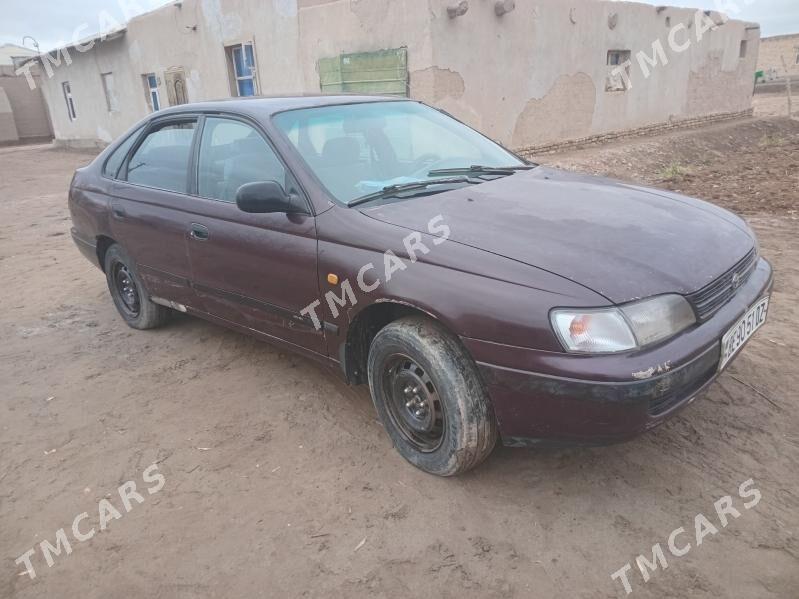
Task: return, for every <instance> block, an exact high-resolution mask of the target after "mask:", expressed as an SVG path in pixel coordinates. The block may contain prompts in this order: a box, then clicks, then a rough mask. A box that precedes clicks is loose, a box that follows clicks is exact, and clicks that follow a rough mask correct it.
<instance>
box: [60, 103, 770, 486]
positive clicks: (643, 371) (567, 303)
mask: <svg viewBox="0 0 799 599" xmlns="http://www.w3.org/2000/svg"><path fill="white" fill-rule="evenodd" d="M69 206H70V210H71V213H72V221H73V225H74V227H73V229H72V236H73V238H74V240H75V242H76V244H77V246H78V248H80V250H81V251H82V252H83V254H84V255H85V256H86V257H87V258H89V259H90V260H91V261H92V262H94V263H95V264H96V265H98V266H99V267H100V268H101V269H103V271H104V272H105V275H106V278H107V282H108V287H109V290H110V292H111V297H112V298H113V301H114V303H115V304H116V307H117V309H118V311H119V313H120V314H121V316H122V318H123V319H124V320H125V321H126V322H127V323H128V324H129V325H130V326H131V327H134V328H137V329H149V328H153V327H157V326H160V325H163V324H164V323H166V322H167V320H168V319H169V316H170V314H172V313H173V312H174V311H180V312H187V313H189V314H193V315H196V316H200V317H201V318H205V319H208V320H210V321H212V322H216V323H219V324H221V325H224V326H227V327H230V328H233V329H236V330H239V331H242V332H244V333H247V334H250V335H253V336H255V337H258V338H260V339H263V340H266V341H269V342H272V343H275V344H278V345H280V346H282V347H286V348H288V349H291V350H294V351H297V352H299V353H301V354H303V355H305V356H308V357H311V358H313V359H315V360H318V361H319V362H321V363H322V364H324V365H327V366H329V367H331V368H333V369H335V370H336V371H337V372H339V373H340V374H341V375H342V376H343V377H344V378H345V379H346V380H347V381H349V382H350V383H352V384H368V385H369V387H370V390H371V394H372V398H373V400H374V404H375V407H376V409H377V412H378V414H379V416H380V419H381V420H382V422H383V424H384V426H385V429H386V431H387V432H388V434H389V436H390V437H391V440H392V442H393V443H394V445H395V446H396V448H397V449H398V450H399V452H400V453H401V454H402V455H403V456H404V457H405V458H406V459H407V460H408V461H410V462H411V463H413V464H414V465H415V466H417V467H419V468H421V469H423V470H426V471H427V472H431V473H434V474H438V475H454V474H458V473H460V472H463V471H465V470H468V469H469V468H472V467H474V466H475V465H477V464H478V463H480V462H481V461H482V460H483V459H484V458H485V457H486V456H487V455H488V454H489V453H490V452H491V450H492V448H493V447H494V445H495V443H496V440H497V438H498V437H499V438H501V439H502V441H503V443H505V444H506V445H513V446H522V445H538V444H543V443H606V442H613V441H619V440H624V439H628V438H630V437H633V436H634V435H636V434H638V433H641V432H643V431H645V430H647V429H650V428H652V427H653V426H656V425H657V424H659V423H660V422H662V421H663V420H664V419H665V418H667V417H669V416H671V415H673V414H674V413H675V412H676V411H678V410H679V409H680V408H682V407H684V406H685V405H687V404H689V403H690V402H691V401H692V400H693V399H694V398H696V397H697V395H699V394H700V393H701V392H702V391H703V390H704V389H706V388H707V386H708V385H709V384H710V383H711V382H712V381H713V380H714V379H715V378H716V377H717V376H718V374H719V373H720V372H721V371H722V370H723V369H724V368H725V367H726V366H727V365H728V364H729V363H730V360H731V359H732V358H733V357H734V356H735V355H736V354H737V352H738V351H739V350H740V349H741V347H742V346H743V345H744V343H745V342H746V341H747V340H748V339H749V338H750V337H751V335H752V334H753V333H754V331H755V330H756V329H758V328H759V327H760V326H761V325H762V324H763V323H764V322H765V318H766V312H767V310H768V301H769V294H770V291H771V287H772V271H771V267H770V265H769V264H768V262H766V260H764V259H763V258H761V257H760V255H759V253H758V245H757V242H756V239H755V236H754V234H753V233H752V231H751V229H750V228H749V227H748V226H747V225H746V223H745V222H744V221H743V220H741V219H740V218H738V217H737V216H735V215H733V214H731V213H729V212H727V211H725V210H722V209H721V208H718V207H716V206H713V205H712V204H708V203H705V202H702V201H699V200H695V199H692V198H688V197H684V196H681V195H677V194H674V193H669V192H667V191H662V190H657V189H648V188H644V187H638V186H635V185H629V184H625V183H620V182H616V181H610V180H606V179H600V178H595V177H589V176H584V175H578V174H572V173H567V172H562V171H558V170H554V169H550V168H545V167H541V166H537V165H534V164H530V163H528V162H526V161H524V160H522V159H520V158H519V157H517V156H516V155H514V154H513V153H512V152H509V151H508V150H505V149H504V148H502V147H501V146H499V145H497V144H496V143H494V142H492V141H491V140H489V139H487V138H486V137H484V136H482V135H481V134H479V133H477V132H476V131H474V130H472V129H470V128H469V127H467V126H466V125H464V124H463V123H461V122H459V121H457V120H456V119H454V118H452V117H451V116H449V115H447V114H446V113H443V112H441V111H439V110H436V109H434V108H431V107H429V106H426V105H424V104H421V103H419V102H414V101H408V100H398V99H388V98H375V97H358V96H340V97H331V96H327V97H295V98H256V99H248V100H232V101H222V102H210V103H202V104H194V105H185V106H180V107H175V108H171V109H167V110H163V111H160V112H158V113H156V114H153V115H151V116H150V117H149V118H147V119H146V120H144V121H142V122H141V123H139V124H138V125H136V126H135V127H133V129H131V131H130V132H129V133H127V134H126V135H124V136H123V137H122V138H121V139H119V140H118V141H117V142H116V143H114V144H112V145H111V146H110V147H108V148H107V149H106V150H105V151H104V152H103V153H102V154H100V156H98V158H97V159H96V160H94V162H92V164H90V165H89V166H87V167H85V168H82V169H79V170H78V171H77V172H76V173H75V177H74V179H73V182H72V186H71V189H70V192H69ZM265 384H268V382H267V381H265Z"/></svg>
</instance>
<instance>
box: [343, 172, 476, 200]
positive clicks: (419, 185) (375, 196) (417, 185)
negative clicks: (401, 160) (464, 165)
mask: <svg viewBox="0 0 799 599" xmlns="http://www.w3.org/2000/svg"><path fill="white" fill-rule="evenodd" d="M457 183H471V184H475V185H476V184H478V183H483V181H478V180H475V179H473V178H471V177H466V176H460V177H448V178H445V179H426V180H424V181H413V182H412V183H399V184H397V185H388V186H386V187H384V188H383V189H381V190H380V191H377V192H375V193H370V194H369V195H365V196H362V197H360V198H355V199H354V200H350V201H349V202H347V206H357V205H358V204H363V203H365V202H371V201H372V200H379V199H381V198H387V197H391V196H392V195H395V194H397V193H400V192H403V191H414V190H417V189H427V188H428V187H430V186H432V185H452V184H457Z"/></svg>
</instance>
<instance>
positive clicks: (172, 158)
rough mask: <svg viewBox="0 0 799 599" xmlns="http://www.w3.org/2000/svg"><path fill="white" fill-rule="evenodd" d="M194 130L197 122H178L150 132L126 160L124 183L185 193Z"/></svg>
mask: <svg viewBox="0 0 799 599" xmlns="http://www.w3.org/2000/svg"><path fill="white" fill-rule="evenodd" d="M196 127H197V122H196V121H181V122H179V123H166V124H164V125H161V126H160V127H159V128H157V129H155V130H153V131H150V132H149V133H148V134H147V136H146V137H145V138H144V141H143V142H142V143H141V145H140V146H139V147H138V148H137V149H136V151H135V152H134V153H133V155H132V156H131V157H130V160H129V161H128V168H127V181H128V182H129V183H136V184H137V185H145V186H147V187H154V188H156V189H164V190H167V191H175V192H178V193H187V191H188V181H189V159H190V157H191V145H192V141H193V139H194V131H195V129H196Z"/></svg>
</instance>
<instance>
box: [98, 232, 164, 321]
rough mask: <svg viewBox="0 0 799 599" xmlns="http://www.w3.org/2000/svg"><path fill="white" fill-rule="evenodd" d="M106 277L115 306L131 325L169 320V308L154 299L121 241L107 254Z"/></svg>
mask: <svg viewBox="0 0 799 599" xmlns="http://www.w3.org/2000/svg"><path fill="white" fill-rule="evenodd" d="M105 277H106V281H107V283H108V290H109V291H110V292H111V297H112V298H113V300H114V305H115V306H116V308H117V311H118V312H119V314H120V316H122V318H123V319H124V320H125V322H126V323H127V324H128V326H130V327H133V328H134V329H154V328H156V327H160V326H161V325H163V324H165V323H166V322H167V320H169V315H170V311H169V308H165V307H164V306H159V305H158V304H155V303H153V302H151V301H150V298H149V297H147V294H146V292H145V289H144V286H143V285H142V282H141V279H140V278H139V275H138V273H137V272H136V269H135V268H134V266H133V262H132V261H131V260H130V258H129V257H128V255H127V254H126V253H125V251H124V250H123V249H122V247H121V246H119V245H118V244H114V245H112V246H111V247H109V248H108V250H107V251H106V253H105Z"/></svg>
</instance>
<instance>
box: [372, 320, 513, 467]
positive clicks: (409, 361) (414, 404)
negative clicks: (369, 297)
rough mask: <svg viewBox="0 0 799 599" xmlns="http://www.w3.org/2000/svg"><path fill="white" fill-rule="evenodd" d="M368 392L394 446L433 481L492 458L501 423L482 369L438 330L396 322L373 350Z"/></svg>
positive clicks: (379, 336)
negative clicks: (498, 426)
mask: <svg viewBox="0 0 799 599" xmlns="http://www.w3.org/2000/svg"><path fill="white" fill-rule="evenodd" d="M368 370H369V387H370V390H371V392H372V399H373V401H374V403H375V408H376V409H377V412H378V415H379V416H380V419H381V421H382V422H383V426H384V427H385V429H386V431H387V432H388V434H389V436H390V437H391V440H392V442H393V443H394V446H395V447H396V448H397V450H398V451H399V452H400V454H401V455H402V456H403V457H404V458H405V459H406V460H408V461H409V462H410V463H411V464H413V465H414V466H416V467H417V468H420V469H422V470H424V471H426V472H429V473H431V474H436V475H439V476H454V475H456V474H460V473H462V472H466V471H467V470H469V469H471V468H474V467H475V466H477V465H478V464H479V463H480V462H482V461H483V460H484V459H485V458H486V457H488V455H489V454H490V453H491V450H492V449H493V448H494V445H495V443H496V439H497V430H496V422H495V420H494V414H493V410H492V409H491V403H490V400H489V398H488V395H487V394H486V392H485V389H484V388H483V385H482V382H481V381H480V378H479V376H478V375H477V368H476V366H475V364H474V362H473V361H472V359H471V357H470V356H469V355H468V354H467V352H466V350H465V349H464V348H463V347H462V346H461V344H460V342H459V341H458V340H457V339H456V338H455V337H454V336H453V335H451V334H450V333H449V332H447V331H446V330H444V329H443V328H442V327H441V326H439V325H438V324H437V323H435V322H433V321H431V320H428V319H425V318H420V317H409V318H403V319H401V320H397V321H395V322H392V323H390V324H389V325H387V326H386V327H385V328H384V329H382V330H381V331H380V332H379V333H378V334H377V335H376V336H375V338H374V341H373V342H372V346H371V349H370V351H369V364H368Z"/></svg>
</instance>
